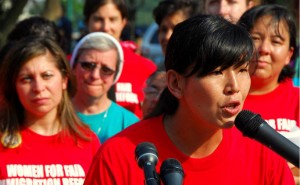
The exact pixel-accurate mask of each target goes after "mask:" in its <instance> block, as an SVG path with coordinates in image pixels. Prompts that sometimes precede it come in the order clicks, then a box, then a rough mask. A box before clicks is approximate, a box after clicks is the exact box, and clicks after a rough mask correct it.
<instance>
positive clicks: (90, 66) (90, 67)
mask: <svg viewBox="0 0 300 185" xmlns="http://www.w3.org/2000/svg"><path fill="white" fill-rule="evenodd" d="M79 63H80V66H81V68H82V69H83V70H85V71H89V72H92V71H94V70H95V68H96V67H97V64H96V63H94V62H79ZM115 72H116V71H114V70H112V69H110V68H109V67H107V66H105V65H103V66H101V67H100V74H102V75H104V76H111V75H113V74H114V73H115Z"/></svg>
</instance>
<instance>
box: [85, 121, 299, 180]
mask: <svg viewBox="0 0 300 185" xmlns="http://www.w3.org/2000/svg"><path fill="white" fill-rule="evenodd" d="M145 141H147V142H151V143H153V144H154V145H155V146H156V148H157V151H158V158H159V161H158V163H157V165H156V171H157V172H159V169H160V165H161V163H162V162H163V161H164V160H165V159H167V158H176V159H177V160H179V161H180V162H181V164H182V167H183V170H184V174H185V175H184V183H183V184H184V185H195V184H209V185H220V184H222V185H241V184H243V185H254V184H255V185H282V184H285V185H291V184H295V182H294V179H293V176H292V174H291V170H290V169H289V168H288V166H287V163H286V161H285V160H284V159H283V158H281V157H280V156H279V155H277V154H275V153H274V152H273V151H271V150H269V149H268V148H266V147H264V146H263V145H261V144H260V143H258V142H256V141H254V140H251V139H249V138H246V137H243V136H242V134H241V133H239V132H236V131H235V130H234V129H224V131H223V140H222V142H221V144H220V145H219V146H218V148H217V149H216V150H215V151H214V152H213V153H212V154H211V155H210V156H208V157H205V158H201V159H196V158H190V157H188V156H186V155H184V154H183V153H182V152H180V151H179V150H178V149H177V148H176V147H175V146H174V145H173V143H172V141H171V140H170V139H169V137H168V136H167V134H166V131H165V129H164V127H163V124H162V117H156V118H151V119H148V120H143V121H141V122H139V123H136V124H134V125H132V126H130V127H128V128H127V129H125V130H123V131H122V132H121V133H119V134H118V135H116V136H115V137H113V138H111V139H109V140H107V141H106V143H104V144H103V145H102V146H101V147H100V149H99V151H98V153H97V155H96V156H95V159H94V162H93V164H92V166H91V168H90V171H89V173H88V175H87V177H86V180H85V185H112V184H118V185H141V184H144V173H143V170H142V169H140V168H139V167H138V164H137V162H136V160H135V148H136V146H137V145H138V144H139V143H141V142H145Z"/></svg>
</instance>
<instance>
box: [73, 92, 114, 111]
mask: <svg viewBox="0 0 300 185" xmlns="http://www.w3.org/2000/svg"><path fill="white" fill-rule="evenodd" d="M110 104H111V100H110V99H109V98H108V97H107V96H102V97H101V98H83V97H82V96H76V95H75V97H74V99H73V105H74V107H75V109H76V111H78V112H81V113H83V114H97V113H101V112H103V111H105V110H107V109H108V108H109V106H110Z"/></svg>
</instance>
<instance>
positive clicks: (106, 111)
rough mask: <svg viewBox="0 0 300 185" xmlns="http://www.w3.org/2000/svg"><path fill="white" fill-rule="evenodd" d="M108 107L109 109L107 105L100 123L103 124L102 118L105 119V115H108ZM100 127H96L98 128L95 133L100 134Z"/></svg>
mask: <svg viewBox="0 0 300 185" xmlns="http://www.w3.org/2000/svg"><path fill="white" fill-rule="evenodd" d="M108 109H109V107H108V108H107V109H106V110H105V112H104V114H103V117H102V120H101V123H100V125H101V124H104V120H105V119H106V117H107V115H108ZM101 128H102V127H101V126H99V128H98V130H97V135H99V134H100V132H101Z"/></svg>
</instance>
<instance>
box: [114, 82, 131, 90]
mask: <svg viewBox="0 0 300 185" xmlns="http://www.w3.org/2000/svg"><path fill="white" fill-rule="evenodd" d="M116 92H132V85H131V83H117V84H116Z"/></svg>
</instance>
